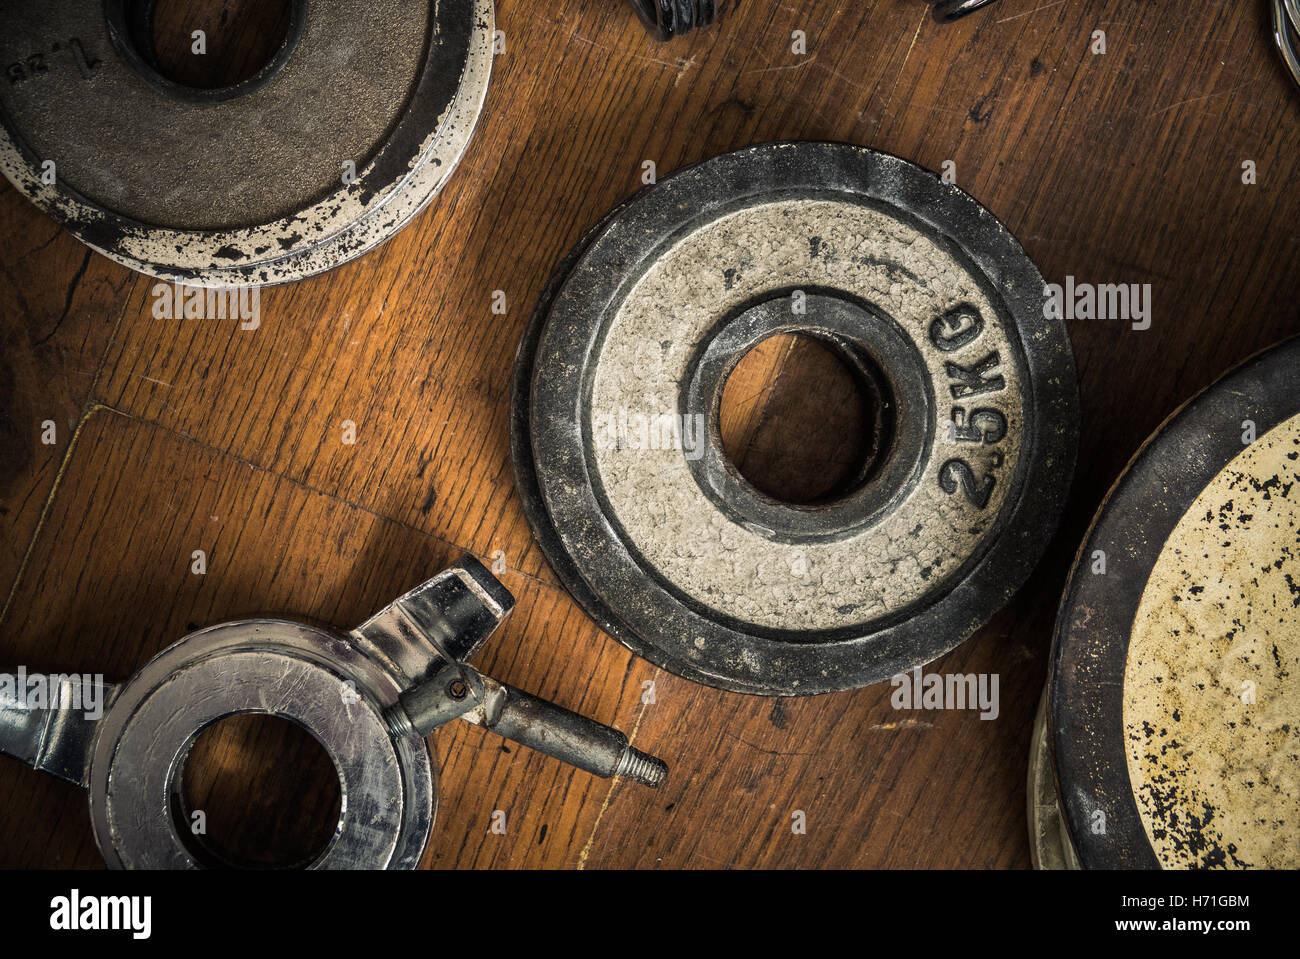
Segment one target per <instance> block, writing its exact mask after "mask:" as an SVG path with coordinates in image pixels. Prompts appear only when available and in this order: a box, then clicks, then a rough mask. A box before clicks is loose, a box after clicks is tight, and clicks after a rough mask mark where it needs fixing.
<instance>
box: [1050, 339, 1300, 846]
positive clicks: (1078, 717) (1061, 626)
mask: <svg viewBox="0 0 1300 959" xmlns="http://www.w3.org/2000/svg"><path fill="white" fill-rule="evenodd" d="M1288 377H1289V378H1288ZM1274 380H1277V381H1278V382H1274ZM1288 386H1289V390H1288ZM1229 393H1231V394H1233V395H1237V396H1246V397H1250V398H1251V399H1250V400H1249V401H1248V402H1251V403H1253V404H1254V407H1253V413H1254V417H1255V424H1256V429H1257V430H1258V433H1257V435H1258V436H1263V435H1264V434H1265V433H1267V432H1268V431H1269V430H1271V429H1272V428H1273V427H1275V426H1277V425H1278V424H1279V423H1281V422H1283V421H1284V420H1286V419H1288V418H1289V417H1291V416H1294V415H1296V413H1297V412H1298V411H1300V403H1297V402H1296V399H1295V398H1296V396H1297V395H1300V336H1294V337H1291V338H1289V339H1286V340H1283V341H1281V342H1279V343H1276V344H1274V345H1272V346H1270V347H1267V348H1265V349H1263V350H1260V351H1259V352H1257V353H1255V354H1254V355H1252V356H1250V357H1248V358H1247V359H1245V360H1243V361H1242V362H1241V363H1239V364H1238V365H1236V366H1235V367H1233V368H1231V369H1230V370H1228V371H1227V372H1226V373H1224V374H1223V375H1222V376H1221V377H1219V378H1218V379H1217V380H1215V381H1214V382H1213V383H1211V384H1210V385H1209V386H1207V387H1205V388H1204V389H1202V390H1200V391H1199V392H1197V393H1196V394H1195V395H1193V396H1192V397H1191V398H1190V399H1188V400H1187V401H1186V402H1184V403H1182V404H1181V405H1180V406H1178V407H1177V408H1176V409H1175V410H1174V411H1173V412H1172V413H1170V414H1169V416H1167V417H1166V418H1165V420H1164V421H1163V422H1162V423H1161V424H1160V425H1159V426H1158V427H1157V428H1156V429H1155V431H1154V432H1153V433H1152V434H1151V435H1150V436H1149V437H1147V439H1146V440H1145V441H1144V442H1143V444H1142V445H1141V446H1140V447H1139V448H1138V450H1137V452H1136V453H1134V454H1133V457H1132V458H1131V459H1130V460H1129V462H1128V464H1127V465H1126V466H1125V468H1124V470H1123V471H1122V472H1121V473H1120V475H1119V476H1118V478H1116V480H1115V482H1114V483H1113V484H1112V485H1111V488H1110V490H1109V491H1108V492H1107V493H1106V496H1105V498H1104V499H1103V500H1102V503H1101V505H1100V506H1099V507H1098V509H1097V512H1096V514H1095V515H1094V517H1093V520H1092V523H1091V525H1090V526H1089V528H1088V531H1087V533H1086V534H1085V535H1084V538H1083V541H1082V543H1081V545H1080V547H1079V550H1078V553H1077V554H1076V555H1075V559H1074V565H1073V566H1072V568H1071V570H1070V576H1069V579H1068V580H1067V584H1066V588H1065V590H1064V592H1063V594H1062V597H1061V604H1060V609H1059V612H1058V614H1057V620H1056V625H1055V628H1054V630H1053V636H1052V650H1051V654H1050V657H1049V692H1050V699H1049V704H1048V710H1049V712H1048V715H1049V718H1050V721H1051V729H1050V731H1049V732H1050V735H1051V750H1050V752H1051V756H1052V758H1053V762H1054V772H1055V776H1056V780H1057V783H1058V793H1059V795H1060V799H1061V804H1060V805H1061V811H1062V820H1063V823H1064V826H1065V831H1066V835H1067V838H1068V840H1069V842H1070V844H1071V846H1072V847H1073V849H1074V851H1075V854H1076V856H1077V858H1078V861H1079V862H1080V864H1081V865H1082V867H1083V868H1084V869H1160V868H1162V867H1161V863H1160V862H1159V860H1158V859H1157V858H1156V854H1155V851H1154V850H1153V849H1152V848H1151V844H1150V841H1149V840H1148V839H1147V835H1146V829H1145V827H1144V826H1143V824H1142V818H1141V814H1140V812H1139V810H1138V808H1137V801H1136V799H1135V798H1134V796H1133V789H1132V783H1131V780H1130V779H1129V773H1128V760H1127V755H1128V754H1127V746H1126V739H1125V736H1124V717H1123V683H1124V675H1125V671H1126V667H1127V662H1128V646H1129V639H1130V630H1131V627H1132V623H1133V619H1134V616H1135V615H1136V612H1137V607H1138V604H1139V603H1140V602H1141V599H1142V595H1143V592H1144V591H1145V588H1146V583H1147V577H1148V576H1149V574H1150V571H1151V569H1152V568H1153V567H1154V564H1155V561H1156V559H1157V558H1158V557H1159V555H1160V552H1161V550H1162V549H1163V548H1164V544H1165V541H1166V540H1167V539H1168V537H1169V534H1170V533H1171V532H1172V531H1173V529H1174V527H1175V526H1176V525H1177V524H1178V522H1179V520H1181V519H1182V517H1183V515H1184V514H1185V513H1186V511H1187V509H1188V508H1190V506H1191V505H1192V503H1193V502H1194V501H1195V499H1196V497H1197V496H1198V495H1199V494H1200V492H1201V491H1202V490H1203V489H1204V488H1205V487H1206V486H1207V485H1208V484H1209V483H1210V482H1211V481H1212V480H1213V479H1214V478H1215V477H1216V476H1217V475H1218V474H1219V473H1220V472H1221V471H1222V470H1223V469H1224V468H1225V467H1226V466H1227V464H1228V463H1230V462H1231V461H1232V459H1233V458H1234V457H1235V456H1236V455H1237V454H1239V453H1241V452H1242V450H1243V449H1245V447H1244V446H1243V445H1242V444H1241V438H1240V433H1241V426H1240V423H1241V415H1242V406H1241V405H1240V404H1237V405H1235V406H1233V407H1232V409H1231V411H1229V410H1227V409H1217V408H1216V405H1217V404H1218V403H1219V401H1220V398H1221V397H1223V396H1225V395H1226V394H1229ZM1288 398H1289V399H1290V407H1289V408H1288ZM1188 435H1190V436H1193V437H1196V438H1197V439H1198V440H1200V441H1203V442H1204V443H1205V444H1206V445H1207V447H1208V450H1209V452H1208V453H1206V454H1204V455H1198V456H1197V457H1195V458H1190V457H1187V456H1186V455H1184V456H1183V457H1182V458H1181V459H1180V460H1179V462H1181V463H1183V464H1185V465H1186V466H1187V472H1186V474H1184V475H1182V476H1178V475H1176V474H1175V473H1174V472H1173V471H1171V470H1169V469H1167V468H1166V464H1167V463H1168V462H1169V460H1170V459H1171V457H1170V451H1172V450H1177V449H1178V448H1179V447H1180V445H1181V446H1182V448H1183V449H1184V450H1185V449H1186V448H1187V444H1186V443H1182V442H1181V441H1182V439H1183V437H1185V436H1188ZM1149 490H1158V491H1163V495H1162V496H1161V497H1160V499H1159V500H1155V503H1153V502H1152V501H1149V500H1148V499H1144V498H1143V494H1144V493H1147V492H1148V491H1149ZM1150 499H1151V500H1154V499H1155V497H1151V498H1150ZM1162 500H1163V502H1161V501H1162ZM1156 504H1158V505H1159V508H1157V505H1156ZM1112 543H1120V544H1123V546H1124V548H1125V549H1127V550H1129V551H1131V553H1132V555H1133V556H1134V558H1135V560H1134V561H1135V562H1137V563H1139V565H1140V568H1141V569H1142V571H1143V573H1142V575H1141V576H1140V577H1124V576H1110V575H1108V576H1106V577H1104V579H1105V580H1106V581H1107V582H1108V583H1110V584H1111V585H1110V587H1109V588H1108V589H1107V591H1106V597H1105V598H1106V601H1107V602H1106V603H1102V602H1096V601H1091V598H1092V597H1093V596H1094V594H1095V593H1096V591H1097V590H1099V589H1100V588H1101V587H1100V585H1099V584H1097V583H1095V582H1093V581H1095V580H1100V579H1103V577H1096V576H1091V575H1086V574H1085V568H1086V567H1087V558H1088V557H1090V556H1091V555H1092V552H1093V550H1094V549H1100V548H1102V546H1103V544H1105V545H1111V544H1112ZM1106 555H1107V556H1108V557H1110V556H1116V557H1118V556H1120V555H1121V553H1120V552H1119V551H1117V550H1115V549H1114V547H1113V546H1112V548H1111V549H1108V550H1107V552H1106ZM1089 587H1092V588H1089ZM1115 596H1118V597H1119V598H1120V599H1119V602H1115V600H1114V597H1115ZM1081 608H1085V609H1084V611H1085V612H1086V615H1087V629H1086V630H1082V629H1079V628H1076V627H1074V626H1073V624H1072V623H1071V619H1072V616H1074V615H1076V614H1080V615H1082V613H1081ZM1080 637H1082V638H1080ZM1089 670H1091V672H1089ZM1067 704H1068V713H1067V712H1066V706H1067ZM1083 785H1086V786H1087V787H1088V790H1087V794H1086V796H1085V795H1084V790H1083V789H1082V788H1080V787H1081V786H1083ZM1085 799H1086V800H1087V802H1085ZM1097 808H1102V809H1104V810H1106V832H1105V834H1103V835H1095V834H1093V832H1092V831H1091V829H1090V828H1088V825H1089V823H1090V821H1091V815H1092V813H1093V811H1094V810H1095V809H1097Z"/></svg>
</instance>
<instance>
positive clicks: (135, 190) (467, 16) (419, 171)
mask: <svg viewBox="0 0 1300 959" xmlns="http://www.w3.org/2000/svg"><path fill="white" fill-rule="evenodd" d="M152 7H153V4H152V3H151V2H150V0H106V2H105V0H57V2H35V0H23V2H15V3H8V4H6V5H5V7H4V11H3V13H2V14H0V17H2V18H3V22H4V29H3V30H2V31H0V65H3V69H4V71H5V79H4V81H3V82H0V119H2V120H3V129H2V130H0V169H3V171H4V174H5V176H6V177H7V178H8V179H9V181H10V182H11V183H13V185H14V186H15V187H17V189H18V190H19V191H21V192H22V193H23V194H24V195H25V196H27V197H28V198H29V199H30V200H31V201H32V202H34V203H35V204H36V205H37V206H39V207H40V208H41V209H42V210H44V211H45V212H46V213H47V214H49V215H50V216H51V217H53V218H54V219H55V220H57V221H58V222H59V223H60V224H62V225H63V226H64V227H65V228H66V229H68V230H69V231H70V232H72V233H73V234H74V235H76V236H77V237H78V238H79V239H80V240H82V241H83V242H84V243H86V244H87V245H88V246H90V247H92V248H93V249H95V250H98V251H99V252H101V253H103V254H104V255H105V256H108V257H110V258H111V259H113V260H116V261H117V262H119V263H122V264H124V265H126V266H129V267H131V268H132V269H135V270H139V271H141V272H143V273H147V274H150V275H151V276H157V277H161V278H164V279H168V280H176V281H182V282H187V283H191V284H196V285H206V286H233V285H236V284H244V283H256V284H267V283H278V282H282V281H286V280H293V279H298V278H301V277H304V276H309V275H311V274H314V273H319V272H321V271H323V270H328V269H330V268H332V267H335V266H338V265H339V264H341V263H345V262H347V261H348V260H351V259H353V258H354V257H357V256H360V255H361V254H362V253H365V252H366V251H368V250H370V249H372V248H373V247H375V246H377V245H378V244H380V243H382V242H383V241H384V240H386V239H388V238H389V237H391V236H392V235H393V234H394V233H396V232H397V231H398V230H400V229H401V228H402V227H403V226H405V225H406V223H407V222H409V221H410V219H411V218H412V217H413V216H414V215H415V214H416V213H418V212H419V211H420V210H421V209H422V208H423V207H424V205H425V204H426V203H428V202H429V200H430V199H431V198H432V197H433V196H434V194H435V193H437V191H438V189H439V188H440V187H441V186H442V184H443V182H444V181H445V180H446V178H447V176H448V175H449V174H450V173H451V172H452V170H453V169H455V167H456V164H457V162H458V161H459V159H460V156H461V154H462V152H463V151H464V149H465V146H466V144H467V143H468V141H469V137H470V133H471V131H472V130H473V128H474V124H475V122H476V120H477V118H478V115H479V112H480V110H481V108H482V104H483V98H484V95H485V93H486V90H487V83H488V74H489V72H490V68H491V42H492V32H493V19H492V17H493V12H492V3H491V0H439V2H437V3H407V2H404V0H375V2H373V3H367V4H364V5H357V4H354V3H347V2H343V0H311V2H307V0H293V5H292V13H291V16H290V24H289V30H288V35H287V37H286V39H285V41H284V43H283V45H282V46H281V47H280V49H279V50H278V51H277V53H276V54H275V56H274V57H273V58H272V60H271V62H270V63H268V64H267V65H266V66H265V67H264V68H263V69H262V70H261V71H260V72H259V73H258V74H256V75H255V76H253V77H252V78H250V79H248V80H246V81H244V82H243V83H240V84H237V85H235V86H233V87H229V88H225V89H219V90H200V89H193V88H189V87H184V86H180V85H178V84H176V83H174V82H172V81H170V80H168V79H167V78H165V77H164V76H162V75H161V74H160V73H159V72H158V68H157V60H156V57H155V55H154V52H153V46H152V39H151V37H152V28H151V22H152ZM352 174H355V175H352Z"/></svg>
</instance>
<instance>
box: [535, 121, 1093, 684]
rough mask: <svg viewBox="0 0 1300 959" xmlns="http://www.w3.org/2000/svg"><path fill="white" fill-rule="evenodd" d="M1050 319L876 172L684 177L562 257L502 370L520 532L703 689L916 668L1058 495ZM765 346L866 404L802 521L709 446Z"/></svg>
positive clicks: (884, 158)
mask: <svg viewBox="0 0 1300 959" xmlns="http://www.w3.org/2000/svg"><path fill="white" fill-rule="evenodd" d="M1045 312H1046V311H1045V310H1044V284H1043V280H1042V277H1041V276H1040V275H1039V273H1038V271H1037V269H1035V267H1034V265H1033V264H1032V263H1031V262H1030V260H1029V259H1028V257H1027V256H1026V255H1025V253H1024V251H1023V250H1022V249H1021V248H1020V246H1019V245H1018V244H1017V243H1016V241H1015V240H1014V238H1013V237H1012V236H1011V235H1010V234H1009V233H1008V232H1007V230H1006V229H1005V228H1004V227H1003V226H1002V225H1001V224H1000V223H999V222H998V221H997V220H996V219H994V217H993V216H992V215H991V214H990V213H989V212H988V211H987V210H985V209H984V208H983V207H981V206H980V205H979V204H978V203H976V202H975V201H974V200H973V199H971V198H970V197H969V196H968V195H966V194H965V193H963V192H962V191H960V190H958V189H957V188H956V187H953V186H951V185H949V184H946V183H944V182H942V181H941V179H940V178H939V177H938V176H936V175H935V174H932V173H929V172H927V171H925V170H922V169H920V168H918V167H916V166H913V165H912V164H910V163H907V162H905V161H903V160H900V159H898V158H897V157H892V156H888V155H886V154H883V153H879V152H876V151H873V150H868V149H863V148H860V147H854V146H847V145H843V144H830V143H772V144H765V145H762V146H757V147H753V148H750V149H746V150H741V151H738V152H735V153H730V154H726V155H724V156H720V157H716V158H714V159H712V160H709V161H707V162H705V163H702V164H699V165H698V166H694V167H691V168H689V169H686V170H683V171H681V172H679V173H676V174H674V175H673V176H671V177H669V178H666V179H664V180H662V181H661V182H660V183H659V184H658V185H656V186H653V187H650V188H648V189H646V190H644V191H643V192H642V193H640V194H638V195H637V196H635V197H633V198H632V199H631V200H630V201H628V202H627V203H626V204H624V205H623V206H622V207H620V208H619V209H617V210H615V211H614V212H613V213H611V214H610V215H609V216H608V217H607V218H606V219H605V221H604V222H602V223H601V224H600V225H599V226H597V227H596V228H595V229H594V230H593V231H592V232H591V233H590V234H589V235H588V236H587V237H586V238H585V239H584V240H583V242H582V243H581V244H580V245H579V247H578V249H576V250H575V251H574V253H572V254H571V255H570V258H569V260H568V261H567V262H566V263H565V265H564V266H563V267H562V268H561V270H560V271H559V273H558V274H557V275H556V277H555V279H554V280H553V282H552V285H551V287H550V289H549V290H548V291H547V292H546V294H545V295H544V296H543V298H542V302H541V303H540V305H539V307H538V309H537V311H536V314H535V315H534V318H533V321H532V324H531V326H530V329H529V330H528V332H527V334H526V336H525V338H524V341H523V342H522V344H521V346H520V350H519V356H518V360H517V364H516V370H515V387H514V408H513V414H512V433H513V438H512V450H513V455H514V461H515V469H516V476H517V479H518V484H519V488H520V491H521V494H522V497H523V500H524V505H525V510H526V512H527V514H528V517H529V520H530V522H531V523H532V526H533V531H534V533H535V535H536V536H537V539H538V541H539V542H540V543H541V545H542V547H543V549H544V551H545V552H546V554H547V556H548V558H549V559H550V561H551V562H552V564H553V565H554V567H555V568H556V570H557V572H558V573H559V575H560V577H561V579H562V580H563V581H564V583H565V585H566V586H567V587H568V588H569V590H570V591H571V592H572V593H573V595H574V596H575V597H576V598H577V599H578V601H579V602H580V603H581V604H582V605H583V606H584V607H585V608H586V610H587V611H588V613H590V615H591V616H592V617H593V618H594V619H595V620H596V621H597V622H598V623H600V625H601V626H602V627H603V628H604V629H605V630H606V631H608V632H609V633H610V634H611V635H613V636H615V637H616V638H617V639H619V640H620V641H621V642H623V643H624V644H625V645H627V646H628V647H629V648H631V649H632V650H633V651H635V652H637V653H638V654H640V655H642V656H644V657H646V658H647V659H649V660H651V661H652V662H654V663H656V664H657V665H660V666H662V667H664V668H666V669H669V670H671V671H673V672H676V673H678V674H680V675H683V676H686V677H688V678H691V679H694V680H697V681H699V682H704V683H708V684H710V685H715V686H719V687H722V688H724V689H730V690H735V691H739V692H748V693H759V694H770V695H801V694H809V693H817V692H825V691H830V690H836V689H846V688H852V687H857V686H863V685H867V684H869V683H875V682H879V681H881V680H884V679H886V678H888V677H889V676H891V675H893V674H895V673H898V672H901V671H903V670H906V669H910V668H911V667H913V666H916V665H919V664H922V663H926V662H929V661H930V660H932V659H934V658H935V657H937V656H939V655H940V654H942V653H944V652H946V651H947V650H949V649H951V648H953V647H954V646H956V645H957V644H958V643H960V642H961V641H962V640H964V639H965V638H966V637H968V636H969V635H970V634H971V633H972V632H974V630H975V629H977V628H978V627H979V626H980V625H982V624H983V623H984V622H986V621H987V620H988V618H989V617H990V616H991V615H992V614H993V613H994V612H995V611H996V610H998V609H999V608H1001V607H1002V606H1003V605H1004V604H1005V603H1006V602H1007V600H1008V599H1009V598H1010V596H1011V595H1012V594H1013V593H1014V592H1015V590H1016V589H1017V588H1018V587H1019V585H1020V584H1021V583H1022V582H1023V580H1024V578H1025V576H1026V575H1027V574H1028V572H1029V570H1030V569H1031V568H1032V567H1033V565H1034V563H1035V562H1036V560H1037V559H1038V557H1039V556H1040V555H1041V553H1042V551H1043V549H1044V547H1045V546H1046V543H1047V541H1048V540H1049V539H1050V537H1051V534H1052V531H1053V529H1054V527H1055V524H1056V521H1057V518H1058V515H1059V513H1060V510H1061V506H1062V503H1063V500H1064V498H1065V495H1066V492H1067V488H1068V486H1069V481H1070V477H1071V474H1072V472H1073V468H1074V458H1075V451H1076V447H1077V429H1078V400H1077V391H1076V384H1075V370H1074V362H1073V356H1072V354H1071V352H1070V347H1069V341H1068V338H1067V336H1066V332H1065V329H1064V325H1063V324H1062V323H1061V321H1059V320H1054V319H1047V318H1045V316H1044V314H1045ZM778 333H803V334H807V335H810V336H813V337H816V338H818V339H819V340H820V341H821V342H823V343H824V344H826V345H827V346H828V347H830V348H831V349H832V350H834V351H835V352H836V353H838V354H839V355H840V356H842V357H843V358H844V359H845V361H846V363H847V364H848V366H849V368H850V369H852V370H853V371H854V373H855V376H856V377H857V378H858V379H859V382H860V384H861V385H862V387H863V389H864V390H865V391H866V392H867V393H869V394H870V395H872V396H874V397H875V398H876V400H877V402H875V403H874V404H873V406H874V409H875V414H874V416H873V417H872V418H871V420H870V423H869V427H868V435H867V436H866V437H865V445H866V447H867V448H869V449H870V450H872V455H871V456H870V457H869V459H868V461H867V462H866V463H864V464H863V465H862V468H861V469H860V470H859V471H858V473H857V474H856V476H855V477H854V478H853V480H852V482H850V483H849V484H848V485H847V487H846V488H844V489H842V490H839V491H838V492H837V494H836V495H834V496H833V497H832V498H829V499H827V500H824V501H821V502H817V503H814V504H809V505H794V504H789V503H783V502H779V501H777V500H774V499H772V498H771V497H769V496H766V495H765V494H763V493H761V492H759V491H758V490H757V489H756V488H754V487H752V486H751V485H750V484H749V483H748V482H747V481H745V480H744V479H743V477H741V475H740V474H739V473H738V472H737V470H736V468H735V467H734V466H733V465H732V464H731V462H730V461H729V460H728V458H727V456H726V453H725V452H724V451H723V449H722V443H721V436H720V432H719V428H718V411H719V404H720V398H721V393H722V389H723V386H724V384H725V382H726V379H727V376H728V375H729V374H730V372H731V370H732V369H734V367H735V365H736V364H737V362H738V361H739V360H740V358H741V357H742V356H743V355H744V354H745V353H746V352H747V351H748V350H749V349H750V348H752V347H753V346H754V345H755V344H757V343H759V342H761V341H762V340H763V339H765V338H767V337H769V336H772V335H775V334H778ZM697 440H698V443H697V442H696V441H697Z"/></svg>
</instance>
